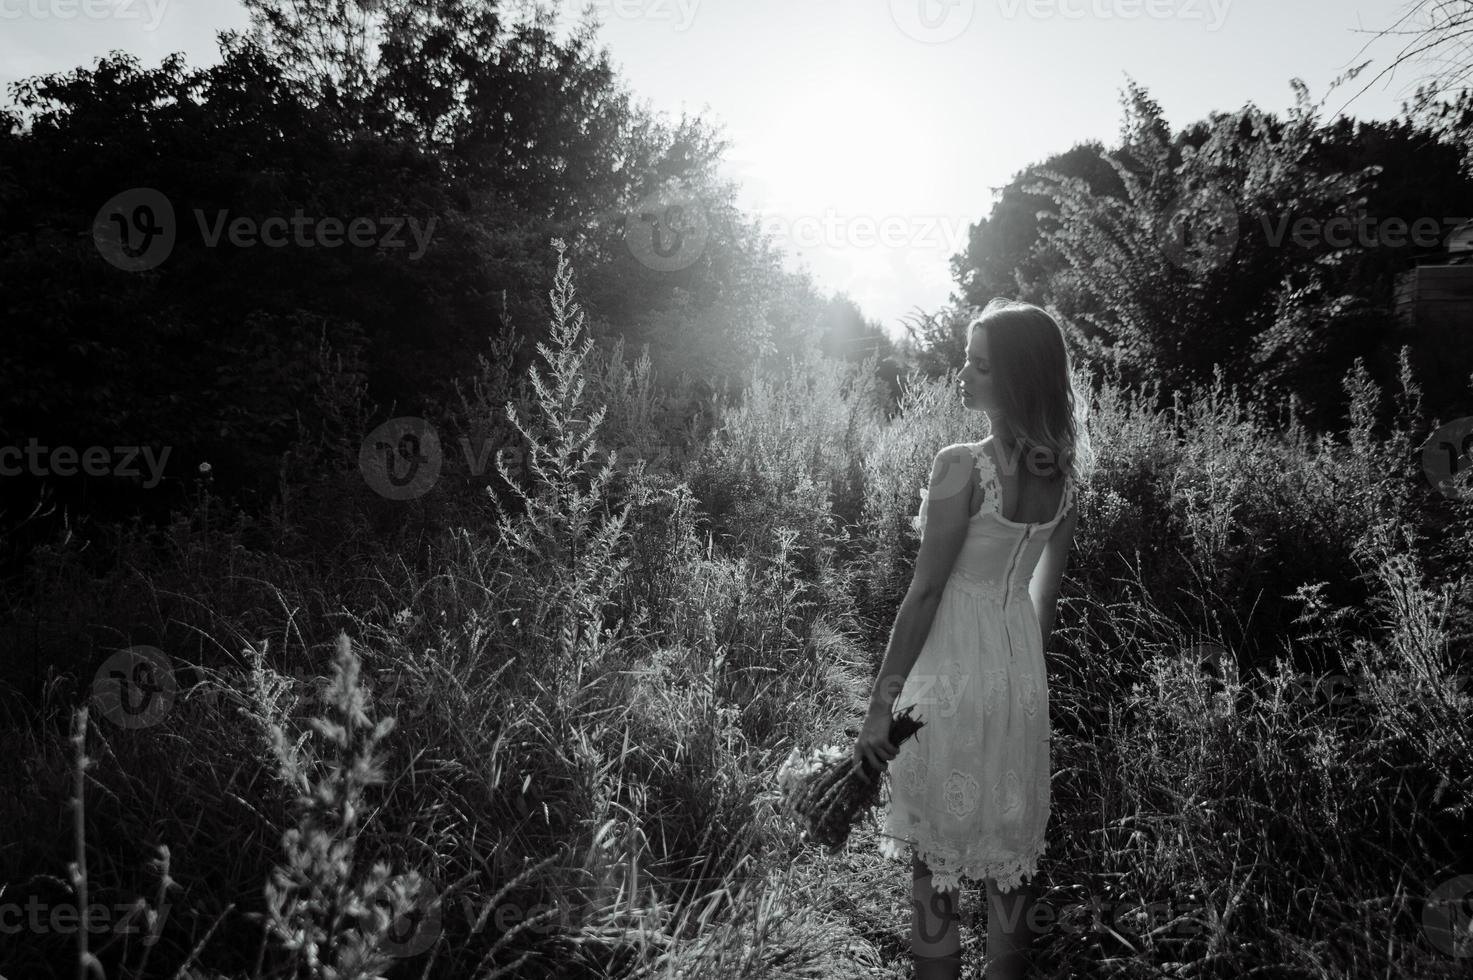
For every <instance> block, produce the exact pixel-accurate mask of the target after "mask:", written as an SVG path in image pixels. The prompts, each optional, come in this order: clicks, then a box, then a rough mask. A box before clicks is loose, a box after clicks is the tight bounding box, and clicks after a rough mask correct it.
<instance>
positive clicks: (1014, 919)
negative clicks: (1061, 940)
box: [986, 878, 1037, 980]
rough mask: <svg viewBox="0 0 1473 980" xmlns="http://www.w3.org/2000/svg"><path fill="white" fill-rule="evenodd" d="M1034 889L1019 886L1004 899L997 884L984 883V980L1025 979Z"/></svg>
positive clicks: (1030, 943) (994, 881) (991, 881)
mask: <svg viewBox="0 0 1473 980" xmlns="http://www.w3.org/2000/svg"><path fill="white" fill-rule="evenodd" d="M1036 893H1037V888H1036V887H1035V886H1033V885H1024V884H1019V885H1018V886H1017V887H1016V888H1014V889H1013V890H1012V891H1010V892H1008V893H1007V894H1006V895H1004V894H1003V893H1002V892H1000V891H998V888H997V881H996V880H994V879H992V878H988V879H987V976H986V980H1022V978H1024V977H1026V976H1027V975H1028V959H1029V956H1028V954H1029V952H1030V949H1031V947H1032V944H1033V926H1032V925H1031V924H1030V922H1029V911H1030V910H1031V909H1032V907H1033V900H1034V898H1035V897H1036Z"/></svg>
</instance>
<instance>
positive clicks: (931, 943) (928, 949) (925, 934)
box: [910, 853, 962, 980]
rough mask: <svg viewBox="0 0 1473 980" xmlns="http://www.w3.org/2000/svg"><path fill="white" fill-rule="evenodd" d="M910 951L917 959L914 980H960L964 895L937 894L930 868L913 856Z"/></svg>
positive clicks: (954, 893) (911, 867) (951, 893)
mask: <svg viewBox="0 0 1473 980" xmlns="http://www.w3.org/2000/svg"><path fill="white" fill-rule="evenodd" d="M910 870H911V918H910V950H911V955H912V956H913V957H914V958H915V967H916V969H915V980H960V977H961V975H962V936H961V929H960V928H959V927H958V925H957V923H958V922H959V921H960V919H961V917H960V916H959V915H957V899H958V898H959V897H960V894H961V892H960V891H959V890H958V891H954V892H938V891H936V890H935V889H934V888H933V887H931V886H932V882H931V869H930V868H928V867H927V866H926V862H924V861H922V860H921V859H920V857H919V856H918V855H916V854H914V853H912V855H911V864H910Z"/></svg>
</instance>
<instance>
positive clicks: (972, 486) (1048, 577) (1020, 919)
mask: <svg viewBox="0 0 1473 980" xmlns="http://www.w3.org/2000/svg"><path fill="white" fill-rule="evenodd" d="M968 334H969V339H968V343H967V351H966V356H967V362H966V364H965V366H964V367H963V368H962V372H961V378H960V382H961V397H962V399H963V404H964V405H965V406H966V407H967V408H968V409H970V410H972V411H978V412H985V413H986V414H987V417H988V419H989V421H990V422H991V435H990V437H989V438H987V439H984V440H983V441H981V442H977V443H959V444H956V445H951V446H947V447H946V448H945V449H943V450H941V451H940V452H939V453H937V454H936V458H935V460H934V462H933V463H932V465H931V479H930V484H929V486H928V487H927V488H926V489H925V490H923V491H922V492H921V493H922V498H923V499H922V502H921V507H920V513H919V514H917V515H916V518H915V520H914V522H913V525H914V527H915V528H916V530H917V531H918V532H919V533H920V535H921V547H920V553H919V555H918V556H917V558H916V566H915V576H914V579H913V580H912V582H911V585H910V589H909V591H908V592H907V593H906V596H905V599H904V601H903V602H902V603H901V606H900V612H899V614H898V615H897V616H896V619H895V628H894V630H893V632H892V633H891V635H890V643H889V648H888V649H887V650H886V652H885V659H884V662H883V663H882V664H881V666H880V672H879V676H878V677H877V678H876V680H875V687H874V692H873V694H872V695H871V698H870V709H869V713H868V716H867V717H866V719H865V722H864V726H863V728H862V730H861V731H860V734H859V738H858V741H857V743H856V745H855V749H854V757H855V760H856V764H858V762H860V761H861V760H868V761H869V762H870V763H872V764H873V765H875V766H877V767H881V768H883V767H884V766H885V765H886V764H887V763H891V761H892V760H893V764H892V765H890V775H891V779H890V800H889V803H888V805H887V807H886V809H885V811H884V816H883V822H882V824H881V827H882V830H883V834H882V836H881V839H880V850H881V852H882V853H883V854H884V855H885V856H886V857H892V858H902V859H903V858H905V857H907V856H909V857H910V859H911V869H912V876H913V879H914V880H913V884H912V898H913V903H912V918H911V951H912V955H913V956H914V957H915V963H916V972H915V976H916V978H917V980H928V978H933V977H934V978H947V980H954V978H956V977H959V976H960V975H961V936H960V934H959V932H958V929H957V925H956V923H957V921H958V916H957V897H958V895H959V888H960V878H961V877H963V876H965V877H967V878H969V879H972V880H974V881H985V882H986V887H987V895H988V930H987V933H988V935H987V954H988V971H987V977H988V978H989V980H998V978H1002V977H1021V976H1023V975H1024V972H1023V971H1024V966H1025V962H1024V956H1025V954H1026V952H1027V946H1028V942H1029V940H1030V939H1031V938H1032V930H1031V929H1030V926H1029V918H1028V912H1029V904H1030V903H1031V901H1032V899H1033V895H1032V888H1031V886H1025V885H1024V884H1023V882H1022V879H1023V878H1025V877H1026V878H1030V879H1031V878H1032V877H1033V876H1034V874H1035V873H1036V870H1037V862H1038V857H1039V855H1040V854H1041V853H1042V852H1043V850H1044V847H1045V842H1044V827H1045V825H1046V824H1047V823H1048V816H1049V777H1050V767H1049V719H1048V678H1047V677H1046V675H1045V668H1044V657H1043V650H1044V646H1045V645H1046V643H1047V642H1048V637H1049V634H1050V633H1051V631H1052V630H1053V624H1054V613H1055V604H1056V600H1057V597H1058V590H1059V580H1060V578H1061V577H1062V575H1063V573H1064V565H1065V562H1066V561H1067V559H1068V555H1069V548H1070V546H1071V545H1072V543H1073V540H1074V527H1075V521H1076V513H1075V509H1074V494H1075V484H1076V482H1077V481H1078V480H1079V479H1080V478H1081V476H1082V475H1083V474H1082V471H1081V469H1080V465H1081V463H1082V462H1083V461H1085V460H1087V458H1088V455H1089V449H1088V438H1087V436H1086V434H1085V431H1084V425H1083V417H1082V414H1081V406H1082V398H1081V399H1076V393H1075V390H1074V387H1073V385H1072V383H1071V373H1070V362H1069V355H1068V352H1067V350H1066V348H1065V346H1064V335H1063V331H1062V330H1061V329H1060V328H1059V325H1058V323H1057V322H1055V321H1054V319H1053V318H1052V317H1051V316H1049V315H1048V314H1047V313H1045V312H1044V311H1043V310H1041V309H1039V308H1038V307H1036V306H1030V305H1027V304H1024V303H1015V302H1011V301H1006V300H993V301H992V302H991V303H989V304H988V305H987V307H986V308H985V309H984V310H983V311H982V314H981V315H980V316H979V317H978V318H977V319H976V320H974V321H973V322H972V324H971V326H970V329H969V330H968ZM897 704H898V706H899V708H901V709H903V708H904V707H905V706H907V705H914V706H915V708H916V710H915V712H914V713H915V714H916V715H917V716H918V717H919V718H921V719H922V720H924V721H925V722H926V726H925V727H924V728H923V729H922V730H921V731H920V732H919V733H918V734H917V736H916V737H915V738H913V739H911V740H909V741H908V742H906V744H905V747H904V748H902V749H900V750H899V751H897V750H896V748H895V746H893V745H891V744H890V742H889V740H888V738H887V736H888V733H889V725H890V718H891V715H892V714H893V713H894V712H895V711H896V710H897ZM933 878H934V880H933Z"/></svg>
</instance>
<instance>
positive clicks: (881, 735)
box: [854, 708, 900, 782]
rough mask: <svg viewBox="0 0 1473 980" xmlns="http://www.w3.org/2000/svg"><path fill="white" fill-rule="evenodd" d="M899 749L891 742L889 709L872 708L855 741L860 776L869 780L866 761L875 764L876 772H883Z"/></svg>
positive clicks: (856, 765)
mask: <svg viewBox="0 0 1473 980" xmlns="http://www.w3.org/2000/svg"><path fill="white" fill-rule="evenodd" d="M899 751H900V750H899V749H897V748H895V746H893V745H891V744H890V711H889V709H887V708H879V709H876V708H870V711H869V714H867V715H866V716H865V719H864V727H863V728H861V729H860V730H859V738H858V739H857V740H856V741H855V743H854V767H855V769H856V770H858V772H859V777H860V778H861V779H863V780H864V781H865V782H869V781H870V777H869V774H868V773H867V772H865V770H864V763H865V762H868V763H869V764H870V765H871V766H873V767H874V770H875V772H876V773H878V772H881V771H882V770H884V768H885V766H887V765H889V763H890V760H891V759H893V758H895V756H896V755H898V754H899Z"/></svg>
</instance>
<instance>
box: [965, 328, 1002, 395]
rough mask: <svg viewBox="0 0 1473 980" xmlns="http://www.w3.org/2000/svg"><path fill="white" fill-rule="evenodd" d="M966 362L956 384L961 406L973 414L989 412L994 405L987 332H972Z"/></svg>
mask: <svg viewBox="0 0 1473 980" xmlns="http://www.w3.org/2000/svg"><path fill="white" fill-rule="evenodd" d="M966 353H967V362H966V363H965V364H964V365H962V371H961V376H960V378H959V380H958V384H959V385H960V387H961V391H962V406H963V407H964V408H967V409H969V410H971V411H974V412H991V411H992V409H993V408H994V407H995V405H996V403H997V402H996V399H995V398H994V392H993V382H992V377H993V375H992V362H991V361H990V360H989V359H988V350H987V331H986V330H984V329H981V328H980V327H979V328H977V329H974V330H973V331H972V336H971V338H970V339H969V340H968V341H967V352H966Z"/></svg>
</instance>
